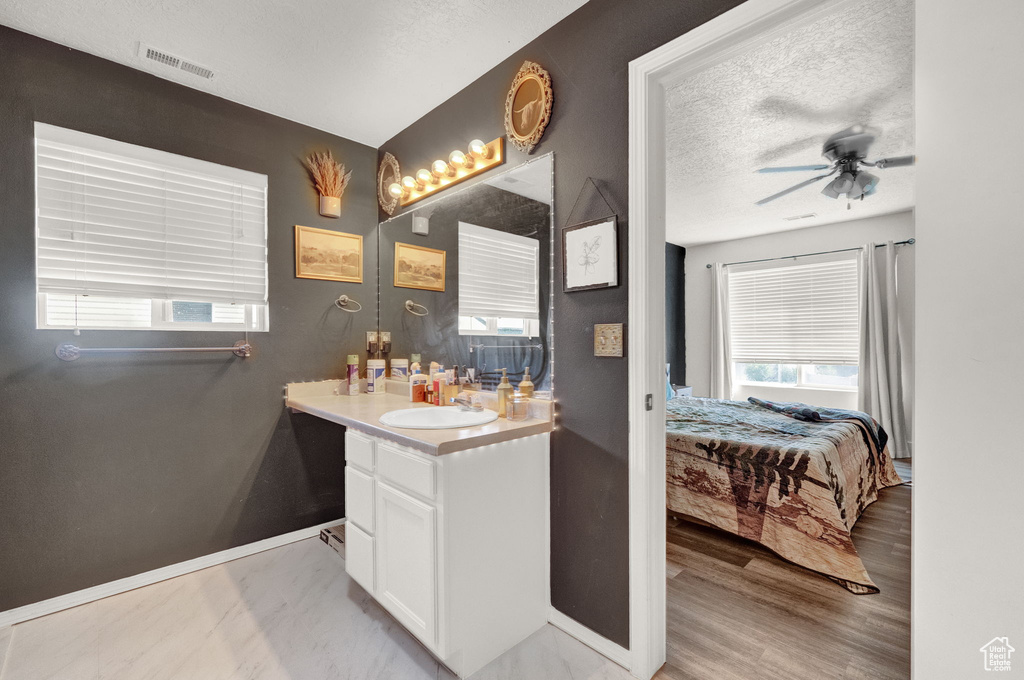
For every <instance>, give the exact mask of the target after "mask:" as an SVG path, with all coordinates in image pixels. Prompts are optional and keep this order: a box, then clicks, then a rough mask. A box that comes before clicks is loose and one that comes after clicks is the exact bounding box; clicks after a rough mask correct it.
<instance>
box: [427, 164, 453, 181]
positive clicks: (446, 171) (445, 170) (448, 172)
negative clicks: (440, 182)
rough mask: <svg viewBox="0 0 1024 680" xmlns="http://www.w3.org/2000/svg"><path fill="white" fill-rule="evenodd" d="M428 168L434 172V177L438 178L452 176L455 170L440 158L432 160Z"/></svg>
mask: <svg viewBox="0 0 1024 680" xmlns="http://www.w3.org/2000/svg"><path fill="white" fill-rule="evenodd" d="M430 169H431V170H433V172H434V177H437V178H438V179H440V178H441V177H452V176H453V175H454V174H455V170H454V169H453V168H452V167H451V166H450V165H448V164H447V163H445V162H444V161H442V160H437V161H434V164H433V165H432V166H430Z"/></svg>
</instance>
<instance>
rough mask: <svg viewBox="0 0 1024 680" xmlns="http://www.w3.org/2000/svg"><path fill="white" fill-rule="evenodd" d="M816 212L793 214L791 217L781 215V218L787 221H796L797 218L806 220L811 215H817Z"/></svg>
mask: <svg viewBox="0 0 1024 680" xmlns="http://www.w3.org/2000/svg"><path fill="white" fill-rule="evenodd" d="M817 216H818V213H807V214H806V215H793V216H792V217H783V218H782V219H784V220H786V221H787V222H796V221H797V220H806V219H809V218H811V217H817Z"/></svg>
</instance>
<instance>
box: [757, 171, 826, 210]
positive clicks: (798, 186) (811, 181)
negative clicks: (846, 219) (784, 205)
mask: <svg viewBox="0 0 1024 680" xmlns="http://www.w3.org/2000/svg"><path fill="white" fill-rule="evenodd" d="M834 174H835V170H833V171H832V172H829V173H826V174H824V175H818V176H817V177H812V178H810V179H807V180H804V181H803V182H800V183H799V184H795V185H793V186H791V187H790V188H788V189H783V190H782V191H780V192H779V193H777V194H772V195H771V196H769V197H768V198H762V199H761V200H760V201H758V202H757V203H755V204H754V205H764V204H765V203H768V202H769V201H774V200H775V199H776V198H782V197H783V196H785V195H786V194H790V193H793V192H794V191H796V190H797V189H803V188H804V187H805V186H807V185H809V184H814V183H815V182H817V181H818V180H820V179H825V178H826V177H831V176H832V175H834Z"/></svg>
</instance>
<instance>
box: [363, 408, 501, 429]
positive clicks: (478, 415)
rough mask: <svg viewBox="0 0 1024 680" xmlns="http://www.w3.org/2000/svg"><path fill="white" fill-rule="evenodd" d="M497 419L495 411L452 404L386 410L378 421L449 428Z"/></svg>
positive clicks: (425, 427) (407, 426) (403, 425)
mask: <svg viewBox="0 0 1024 680" xmlns="http://www.w3.org/2000/svg"><path fill="white" fill-rule="evenodd" d="M497 419H498V414H497V413H496V412H495V411H491V410H488V409H484V410H483V411H460V410H459V409H458V408H456V407H454V406H438V407H436V408H403V409H400V410H398V411H388V412H387V413H385V414H384V415H382V416H381V417H380V422H381V424H383V425H387V426H389V427H403V428H407V429H410V430H449V429H453V428H460V427H476V426H477V425H486V424H487V423H491V422H494V421H495V420H497Z"/></svg>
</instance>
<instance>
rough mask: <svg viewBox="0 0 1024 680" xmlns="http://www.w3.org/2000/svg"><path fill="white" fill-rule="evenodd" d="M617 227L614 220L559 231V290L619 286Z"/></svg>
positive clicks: (611, 218)
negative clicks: (560, 251)
mask: <svg viewBox="0 0 1024 680" xmlns="http://www.w3.org/2000/svg"><path fill="white" fill-rule="evenodd" d="M617 245H618V227H617V224H616V220H615V218H614V217H604V218H602V219H599V220H594V221H593V222H584V223H583V224H577V225H574V226H571V227H566V228H564V229H563V230H562V290H563V291H565V292H566V293H570V292H573V291H577V290H592V289H594V288H611V287H612V286H617V285H619V263H618V260H617V259H616V253H617V252H618V248H617Z"/></svg>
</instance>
